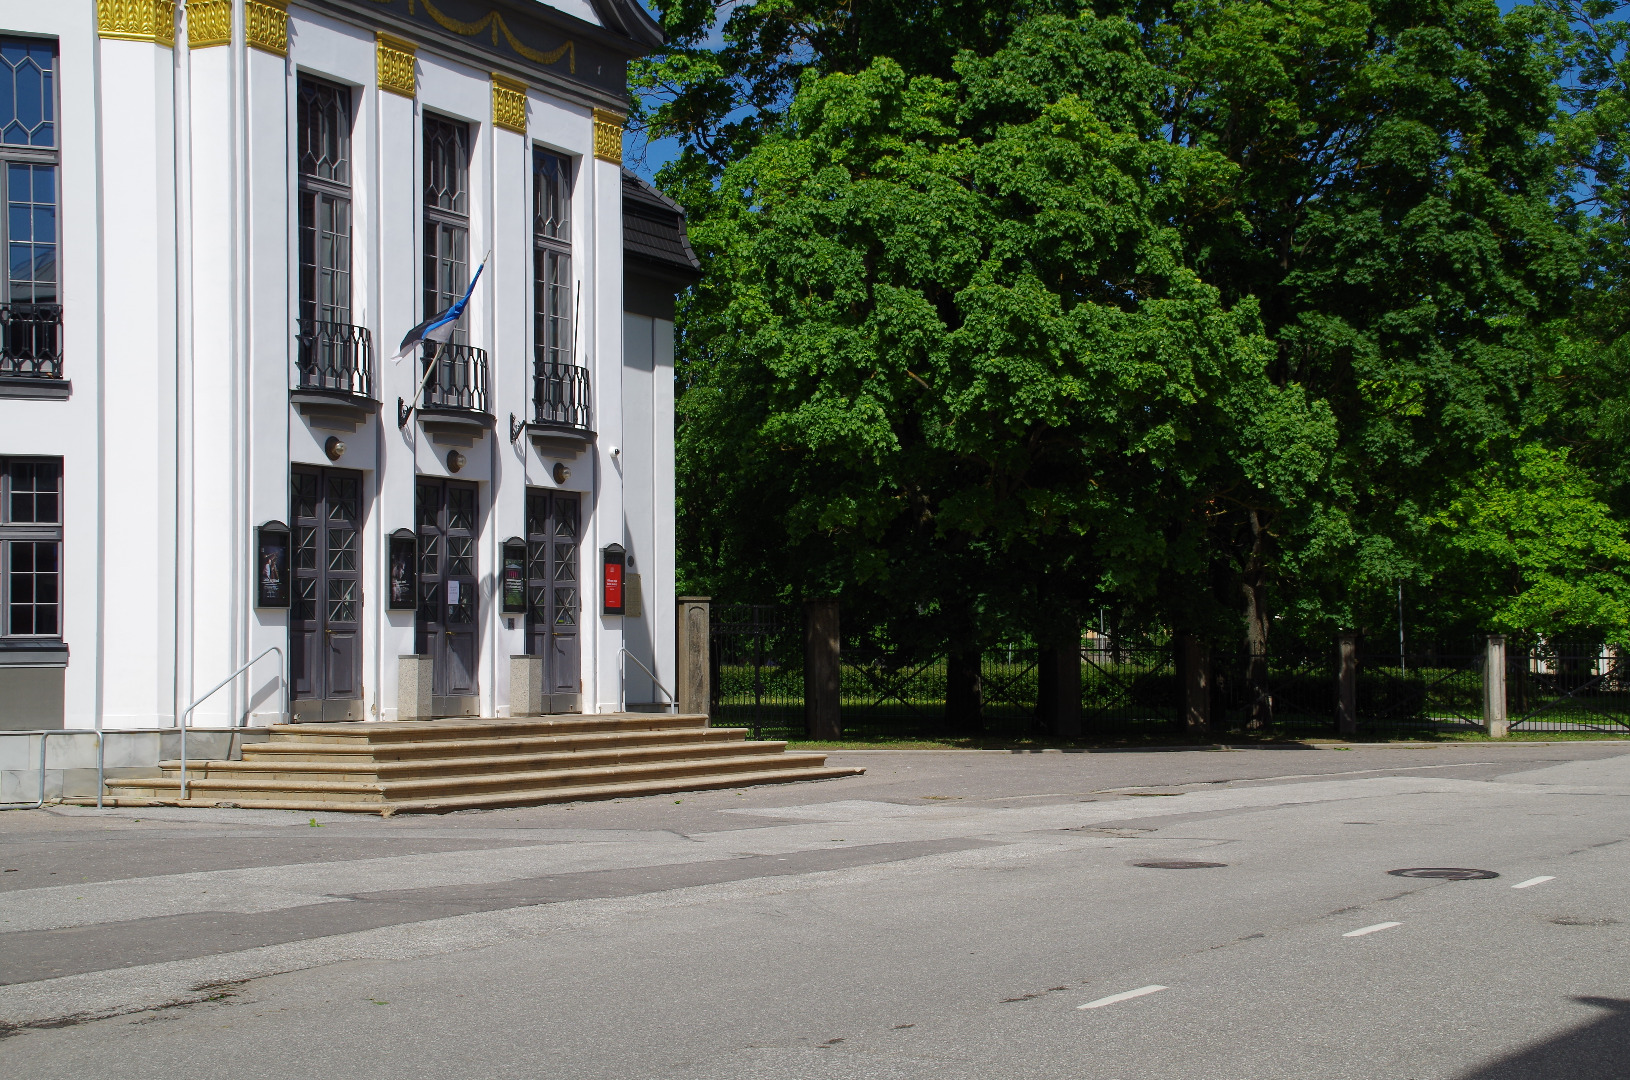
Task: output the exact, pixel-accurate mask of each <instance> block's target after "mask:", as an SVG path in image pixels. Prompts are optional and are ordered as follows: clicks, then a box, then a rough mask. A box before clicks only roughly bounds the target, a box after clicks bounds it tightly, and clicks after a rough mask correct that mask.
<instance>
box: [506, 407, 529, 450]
mask: <svg viewBox="0 0 1630 1080" xmlns="http://www.w3.org/2000/svg"><path fill="white" fill-rule="evenodd" d="M525 430H526V424H525V423H523V422H522V421H520V420H517V419H515V414H514V413H510V414H509V441H510V442H512V443H513V442H514V441H515V440H516V439H519V438H520V437H521V432H523V431H525Z"/></svg>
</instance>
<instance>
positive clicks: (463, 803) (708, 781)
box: [64, 767, 866, 817]
mask: <svg viewBox="0 0 1630 1080" xmlns="http://www.w3.org/2000/svg"><path fill="white" fill-rule="evenodd" d="M865 771H866V770H864V769H860V768H852V767H841V768H840V767H822V768H818V769H787V770H776V769H766V770H763V771H760V772H754V773H738V774H734V775H730V776H711V777H690V778H678V779H673V778H666V779H658V780H641V781H626V782H620V783H605V784H585V785H582V786H576V787H569V788H557V789H547V790H527V791H513V792H489V793H486V794H482V795H466V796H451V797H446V798H439V799H419V800H413V801H404V802H359V801H355V800H352V801H345V800H333V801H322V802H318V801H315V800H309V799H302V798H284V799H276V798H261V797H256V798H247V797H245V798H237V799H230V800H229V799H225V798H223V797H221V796H219V795H214V794H211V795H209V796H208V797H205V798H189V799H185V800H181V799H176V798H175V797H174V796H173V795H172V796H171V797H170V798H168V799H165V798H160V797H157V796H156V795H139V794H122V793H121V794H117V795H115V796H114V797H111V798H109V799H107V800H106V805H108V806H193V807H219V806H221V805H222V804H223V803H226V804H228V805H231V806H234V807H242V808H244V809H246V810H323V811H342V812H348V813H363V814H380V815H384V816H387V817H388V816H390V815H391V814H396V813H430V814H434V813H451V812H453V811H455V810H487V809H493V808H496V807H502V806H537V805H541V804H544V803H557V802H588V801H591V800H600V799H627V798H637V797H639V796H642V795H672V794H675V793H678V792H685V791H707V790H711V789H716V788H732V787H754V786H757V785H759V784H784V783H791V782H796V781H801V780H835V779H839V778H841V777H846V776H858V775H859V774H861V773H863V772H865ZM110 786H111V785H110ZM64 802H68V803H72V804H75V805H81V806H94V805H96V800H95V799H65V800H64Z"/></svg>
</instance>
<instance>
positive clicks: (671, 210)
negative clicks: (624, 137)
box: [623, 169, 702, 281]
mask: <svg viewBox="0 0 1630 1080" xmlns="http://www.w3.org/2000/svg"><path fill="white" fill-rule="evenodd" d="M623 258H624V260H625V262H626V263H627V265H628V268H629V269H631V270H645V271H648V272H652V273H656V274H658V275H660V276H664V277H679V278H683V279H685V280H686V281H694V280H695V279H697V278H699V277H701V276H702V263H701V261H700V260H699V259H697V258H696V252H694V251H692V250H691V246H690V238H689V237H688V236H686V235H685V211H684V210H682V209H680V206H679V204H678V203H676V202H674V201H673V200H672V199H670V198H668V196H666V195H664V194H662V192H660V191H658V190H657V189H656V188H654V187H652V186H651V185H650V184H647V183H646V182H645V181H644V180H641V179H640V178H639V177H638V176H635V175H634V174H633V173H631V172H629V171H628V170H627V169H624V170H623Z"/></svg>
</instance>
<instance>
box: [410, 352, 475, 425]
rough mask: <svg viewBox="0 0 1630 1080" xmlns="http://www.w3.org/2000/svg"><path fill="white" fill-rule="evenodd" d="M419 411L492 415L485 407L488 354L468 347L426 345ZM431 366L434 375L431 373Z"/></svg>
mask: <svg viewBox="0 0 1630 1080" xmlns="http://www.w3.org/2000/svg"><path fill="white" fill-rule="evenodd" d="M423 363H424V368H423V370H424V372H425V373H426V374H427V375H428V376H429V378H427V379H426V381H425V386H424V395H423V397H422V398H421V401H422V402H423V404H422V405H421V406H420V411H427V410H434V411H438V412H440V411H452V412H469V413H484V414H486V413H491V412H492V409H491V408H490V407H489V406H488V404H487V351H486V350H485V349H476V348H472V347H471V346H469V345H426V346H425V350H424V357H423ZM432 366H434V368H435V372H434V373H433V374H432V373H431V368H432Z"/></svg>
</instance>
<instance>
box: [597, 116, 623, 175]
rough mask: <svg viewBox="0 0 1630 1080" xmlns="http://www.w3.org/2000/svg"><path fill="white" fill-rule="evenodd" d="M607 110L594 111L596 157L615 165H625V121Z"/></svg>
mask: <svg viewBox="0 0 1630 1080" xmlns="http://www.w3.org/2000/svg"><path fill="white" fill-rule="evenodd" d="M626 119H627V117H624V116H619V115H617V114H616V113H614V112H611V111H609V110H607V109H595V110H594V156H595V157H597V158H599V159H600V160H601V161H609V162H611V163H612V164H613V165H621V164H622V163H623V121H624V120H626Z"/></svg>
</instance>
